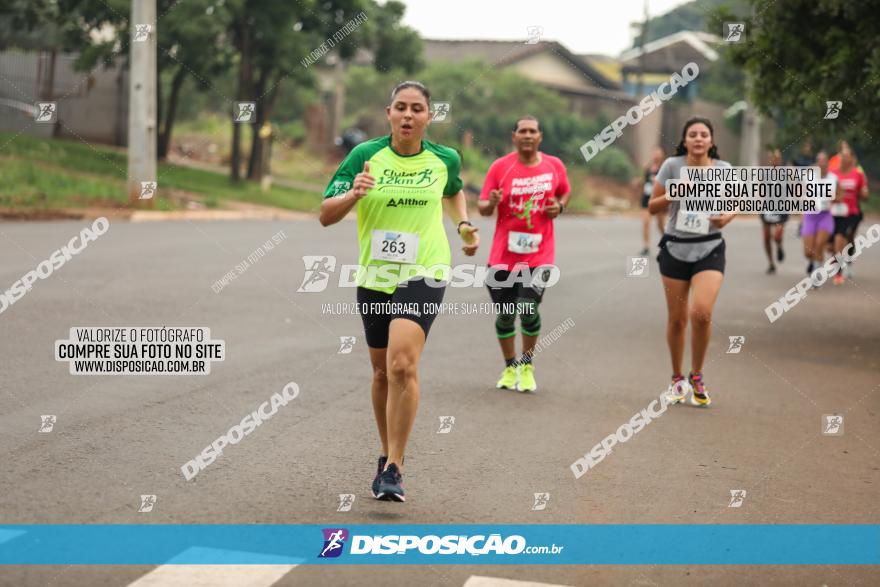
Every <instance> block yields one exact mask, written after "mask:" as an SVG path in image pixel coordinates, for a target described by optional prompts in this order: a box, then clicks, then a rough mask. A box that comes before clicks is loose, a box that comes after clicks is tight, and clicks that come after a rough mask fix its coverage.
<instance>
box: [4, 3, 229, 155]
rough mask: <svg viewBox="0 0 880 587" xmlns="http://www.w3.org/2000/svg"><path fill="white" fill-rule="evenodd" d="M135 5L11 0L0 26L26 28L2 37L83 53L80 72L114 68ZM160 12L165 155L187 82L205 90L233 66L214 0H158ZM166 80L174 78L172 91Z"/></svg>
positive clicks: (223, 14)
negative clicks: (191, 80) (164, 85)
mask: <svg viewBox="0 0 880 587" xmlns="http://www.w3.org/2000/svg"><path fill="white" fill-rule="evenodd" d="M130 7H131V2H130V0H11V3H10V5H9V7H8V10H7V9H4V10H3V11H2V12H0V14H2V15H3V16H4V18H3V19H2V20H0V30H3V29H4V28H7V27H8V28H11V29H13V30H16V29H18V30H20V31H21V32H18V33H17V34H16V35H14V36H12V37H6V36H5V35H4V44H10V45H14V46H18V47H21V48H25V49H35V48H41V49H46V50H51V51H68V52H74V53H78V54H79V57H78V58H77V60H76V67H77V68H78V69H80V70H82V71H86V70H91V69H95V68H98V67H110V66H111V65H112V64H113V62H114V60H115V59H117V58H127V56H128V54H129V45H130V39H131V29H132V27H131V23H129V22H128V20H129V14H130ZM157 10H158V15H159V19H158V22H157V24H156V35H157V46H158V55H157V68H158V72H157V73H158V76H157V79H158V80H159V84H158V85H157V93H158V96H157V98H158V100H157V103H158V113H157V114H158V118H159V120H157V125H158V131H159V132H158V133H157V140H158V149H157V150H158V156H159V158H160V159H163V158H165V156H166V155H167V153H168V148H169V145H170V142H171V134H172V130H173V127H174V121H175V116H176V112H177V106H178V103H179V100H180V97H181V90H182V88H183V85H184V83H185V82H186V80H187V79H188V78H190V77H192V78H194V79H195V81H196V87H197V88H199V89H201V90H205V89H207V88H209V87H210V81H208V80H210V79H211V78H212V77H215V76H217V75H219V74H220V73H222V72H223V71H225V70H226V69H228V68H229V67H230V65H231V55H230V50H229V47H228V44H227V43H225V42H224V35H225V34H226V30H227V29H228V22H229V20H230V16H229V13H228V11H227V10H226V9H225V8H224V3H223V2H217V1H216V0H186V1H185V2H181V1H180V0H158V2H157ZM4 23H7V24H4ZM163 73H167V75H163ZM163 79H167V80H168V81H169V82H170V87H169V88H168V90H167V91H164V90H163V87H162V83H161V82H162V80H163Z"/></svg>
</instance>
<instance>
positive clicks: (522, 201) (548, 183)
mask: <svg viewBox="0 0 880 587" xmlns="http://www.w3.org/2000/svg"><path fill="white" fill-rule="evenodd" d="M552 190H553V173H542V174H541V175H533V176H532V177H515V178H513V179H512V180H511V182H510V213H511V214H512V215H513V216H515V217H516V218H519V219H520V220H525V221H526V225H527V226H528V227H529V229H531V228H534V226H533V225H532V215H533V214H534V213H536V212H540V211H541V210H543V209H544V204H543V202H544V200H545V195H546V194H548V193H551V192H552Z"/></svg>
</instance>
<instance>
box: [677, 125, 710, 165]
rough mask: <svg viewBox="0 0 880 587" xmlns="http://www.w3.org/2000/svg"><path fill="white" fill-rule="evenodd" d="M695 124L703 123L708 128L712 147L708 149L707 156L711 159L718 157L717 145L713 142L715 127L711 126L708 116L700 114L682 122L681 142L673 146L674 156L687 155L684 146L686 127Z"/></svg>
mask: <svg viewBox="0 0 880 587" xmlns="http://www.w3.org/2000/svg"><path fill="white" fill-rule="evenodd" d="M695 124H705V125H706V128H708V129H709V134H710V135H711V136H712V147H711V148H710V149H709V157H711V158H712V159H720V157H719V156H718V147H716V146H715V144H714V143H715V129H714V128H713V127H712V122H711V121H710V120H709V119H708V118H703V117H702V116H694V117H693V118H690V119H688V121H687V122H685V123H684V128H683V129H682V131H681V142H680V143H678V146H677V147H675V156H676V157H680V156H682V155H687V152H688V151H687V147H685V146H684V138H685V137H686V136H687V132H688V129H689V128H690V127H692V126H693V125H695Z"/></svg>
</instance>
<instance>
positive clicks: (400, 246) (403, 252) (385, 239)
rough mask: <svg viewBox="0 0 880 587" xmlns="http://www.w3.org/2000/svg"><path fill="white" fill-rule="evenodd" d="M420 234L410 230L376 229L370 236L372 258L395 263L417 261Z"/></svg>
mask: <svg viewBox="0 0 880 587" xmlns="http://www.w3.org/2000/svg"><path fill="white" fill-rule="evenodd" d="M418 251H419V235H417V234H412V233H409V232H391V231H389V230H374V231H373V232H372V236H371V238H370V252H371V255H370V256H371V258H372V259H375V260H379V261H391V262H393V263H415V262H416V256H417V255H418Z"/></svg>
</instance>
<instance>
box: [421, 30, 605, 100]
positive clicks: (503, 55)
mask: <svg viewBox="0 0 880 587" xmlns="http://www.w3.org/2000/svg"><path fill="white" fill-rule="evenodd" d="M423 43H424V48H425V60H426V61H452V62H458V61H467V60H471V59H481V60H483V61H486V62H487V63H490V64H492V65H496V66H505V65H511V64H513V63H516V62H518V61H522V60H523V59H526V58H528V57H530V56H532V55H535V54H538V53H544V52H552V53H555V54H556V55H557V56H559V57H560V58H562V59H564V60H566V61H568V63H569V64H570V65H571V66H572V67H574V68H575V69H577V70H578V71H579V72H580V73H582V74H583V75H584V76H585V77H587V78H588V79H590V80H591V81H592V82H593V83H594V84H595V85H596V87H597V88H600V89H603V90H611V91H619V90H620V84H619V83H618V82H617V81H616V80H615V79H614V78H611V77H608V76H606V75H605V74H604V73H603V72H602V71H601V70H599V69H597V68H596V67H594V66H593V65H592V64H591V63H590V62H588V61H585V60H583V59H581V58H580V57H579V56H577V55H575V54H574V53H572V52H571V51H569V50H568V49H567V48H566V47H565V46H564V45H562V44H561V43H558V42H556V41H539V42H537V43H527V42H524V41H489V40H480V39H467V40H451V39H424V41H423Z"/></svg>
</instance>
